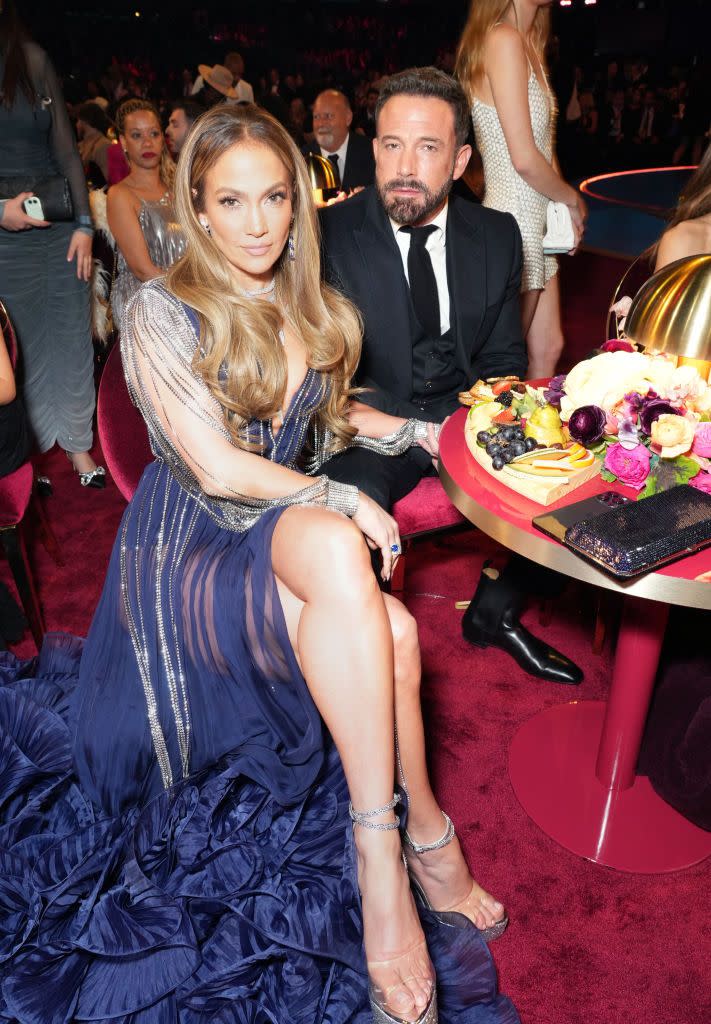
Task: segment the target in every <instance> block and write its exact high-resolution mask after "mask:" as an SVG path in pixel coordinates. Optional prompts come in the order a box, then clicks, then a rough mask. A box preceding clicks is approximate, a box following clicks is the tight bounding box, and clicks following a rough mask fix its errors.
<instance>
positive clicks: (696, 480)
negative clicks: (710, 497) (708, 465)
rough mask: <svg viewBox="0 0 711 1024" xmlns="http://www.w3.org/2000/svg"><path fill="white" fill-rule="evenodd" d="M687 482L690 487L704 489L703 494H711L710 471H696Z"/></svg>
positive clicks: (698, 489)
mask: <svg viewBox="0 0 711 1024" xmlns="http://www.w3.org/2000/svg"><path fill="white" fill-rule="evenodd" d="M689 483H690V484H691V486H692V487H695V488H696V489H697V491H704V493H705V494H711V473H704V472H701V473H697V474H696V476H692V478H691V480H689Z"/></svg>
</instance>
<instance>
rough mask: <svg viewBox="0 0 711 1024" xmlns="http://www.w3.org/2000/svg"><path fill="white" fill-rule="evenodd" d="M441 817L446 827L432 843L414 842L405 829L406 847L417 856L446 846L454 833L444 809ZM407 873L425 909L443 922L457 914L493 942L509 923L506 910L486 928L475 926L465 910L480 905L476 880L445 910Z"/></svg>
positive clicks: (483, 937) (485, 938)
mask: <svg viewBox="0 0 711 1024" xmlns="http://www.w3.org/2000/svg"><path fill="white" fill-rule="evenodd" d="M442 817H443V818H444V820H445V822H446V828H445V830H444V834H443V835H442V836H441V837H440V838H439V839H437V840H436V841H435V842H434V843H416V842H415V841H414V839H412V838H411V836H409V835H408V833H407V831H405V832H404V833H403V837H402V838H403V842H404V843H405V845H406V846H407V848H408V849H410V850H412V852H413V853H414V854H416V855H417V856H418V857H419V856H421V855H422V854H423V853H429V852H430V851H432V850H441V849H442V847H443V846H448V845H449V843H451V842H452V840H453V839H454V837H455V835H456V833H455V831H454V825H453V824H452V819H451V818H450V817H449V815H448V814H445V813H444V811H442ZM409 875H410V884H411V885H412V889H413V891H414V893H415V895H416V896H417V898H418V900H419V901H420V903H421V904H422V905H423V906H424V907H426V908H427V910H431V911H432V913H433V914H436V915H437V916H438V917H439V918H441V920H442V921H443V922H444V923H446V921H447V918H448V917H449V916H450V915H452V914H457V915H460V916H462V917H465V918H466V919H467V921H468V922H469V924H470V925H471V926H472V928H476V930H477V931H478V932H479V934H480V935H481V937H482V939H483V940H484V942H493V941H494V939H498V938H499V936H501V935H503V934H504V932H505V931H506V928H507V926H508V923H509V917H508V914H507V913H506V912H504V916H503V917H502V918H501V920H500V921H496V922H495V923H494V924H492V925H489V927H488V928H477V926H476V925H475V924H474V921H473V920H472V918H471V917H470V916H469V914H468V913H467V910H469V911H470V912H471V913H472V914H475V913H476V912H477V911H478V910H479V908H480V907H481V900H480V899H479V897H477V896H475V894H474V891H475V889H478V888H479V886H478V885H477V883H476V882H474V881H472V887H471V890H470V892H469V895H468V896H465V898H464V899H463V900H460V901H459V903H455V904H454V905H453V906H451V907H447V908H446V910H437V909H436V908H435V907H433V906H432V904H431V902H430V900H429V898H428V896H427V894H426V892H425V890H424V889H423V888H422V886H421V884H420V883H419V882H418V880H417V879H416V878H415V876H414V875H413V873H412V871H410V872H409Z"/></svg>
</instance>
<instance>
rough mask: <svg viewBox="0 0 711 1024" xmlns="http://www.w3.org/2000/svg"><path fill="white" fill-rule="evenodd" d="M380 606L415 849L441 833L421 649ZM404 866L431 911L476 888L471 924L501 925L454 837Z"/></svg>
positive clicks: (394, 606) (404, 619)
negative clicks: (391, 659) (385, 619)
mask: <svg viewBox="0 0 711 1024" xmlns="http://www.w3.org/2000/svg"><path fill="white" fill-rule="evenodd" d="M385 605H386V609H387V612H388V616H389V618H390V627H391V629H392V634H393V638H394V642H395V720H396V723H397V736H398V748H399V754H400V765H401V769H402V777H401V780H400V781H401V783H402V782H403V781H404V783H405V787H406V789H407V792H408V796H409V812H408V822H407V831H408V834H409V835H410V836H411V838H412V839H413V840H414V841H415V842H416V843H418V844H420V845H422V844H426V843H433V842H436V841H437V840H438V839H439V838H440V837H441V836H442V834H443V832H444V830H445V822H444V819H443V817H442V811H441V810H440V807H439V804H438V803H437V800H436V798H435V795H434V793H433V792H432V787H431V786H430V780H429V775H428V772H427V763H426V759H425V732H424V727H423V723H422V706H421V702H420V679H421V663H420V645H419V640H418V636H417V624H416V622H415V620H414V619H413V617H412V616H411V615H410V613H409V612H408V611H407V609H406V608H405V607H404V605H403V604H401V602H400V601H397V600H396V599H395V598H394V597H390V596H389V595H386V597H385ZM405 853H406V855H407V854H409V855H408V864H409V866H410V869H411V870H412V872H413V874H415V875H416V877H417V880H418V881H419V882H420V884H421V885H422V887H423V888H424V890H425V892H426V893H427V896H428V898H429V899H430V901H431V903H432V906H433V907H435V908H436V909H437V910H448V909H449V908H450V907H453V906H455V905H456V904H458V903H460V902H461V901H462V900H465V899H466V898H467V896H469V895H470V893H471V892H472V885H473V884H474V885H476V889H475V896H476V897H477V899H478V903H477V902H476V900H475V901H474V915H475V916H474V918H473V921H474V924H475V925H476V926H477V928H486V927H488V926H489V925H492V924H494V923H495V922H496V921H500V920H501V918H502V917H503V915H504V908H503V906H502V905H501V904H500V903H498V902H497V901H496V900H495V899H494V897H493V896H491V895H490V894H489V893H487V892H486V891H485V890H484V889H482V888H481V886H479V885H477V884H476V883H474V882H473V879H472V876H471V874H470V872H469V868H468V867H467V864H466V861H465V860H464V856H463V854H462V850H461V847H460V845H459V840H458V839H457V838H456V836H455V838H454V839H453V840H452V842H451V843H449V844H448V845H447V846H445V847H442V849H440V850H433V851H431V852H429V853H425V854H421V855H419V856H417V855H414V854H412V852H411V851H408V849H407V848H405Z"/></svg>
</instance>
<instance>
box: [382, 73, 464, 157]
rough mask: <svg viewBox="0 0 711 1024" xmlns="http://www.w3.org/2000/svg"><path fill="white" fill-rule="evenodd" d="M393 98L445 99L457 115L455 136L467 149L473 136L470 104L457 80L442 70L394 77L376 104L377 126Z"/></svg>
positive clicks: (383, 88)
mask: <svg viewBox="0 0 711 1024" xmlns="http://www.w3.org/2000/svg"><path fill="white" fill-rule="evenodd" d="M393 96H426V97H428V98H432V99H437V100H444V101H445V103H448V104H449V105H450V107H451V108H452V114H453V115H454V134H455V136H456V139H457V145H458V146H463V145H464V143H465V142H466V141H467V135H468V134H469V118H470V116H471V115H470V113H469V104H468V103H467V98H466V96H465V95H464V90H463V89H462V87H461V85H460V84H459V82H458V81H457V80H456V78H452V76H451V75H448V74H446V73H445V72H444V71H440V70H439V68H433V67H429V68H407V69H406V70H405V71H399V72H398V73H397V74H396V75H391V76H390V77H389V78H388V79H387V80H386V82H385V83H384V84H383V86H382V87H381V89H380V95H379V96H378V102H377V103H376V105H375V122H376V125H377V122H378V118H379V117H380V111H381V110H382V109H383V107H384V106H385V104H386V103H387V102H388V100H391V99H392V98H393Z"/></svg>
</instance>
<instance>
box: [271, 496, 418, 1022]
mask: <svg viewBox="0 0 711 1024" xmlns="http://www.w3.org/2000/svg"><path fill="white" fill-rule="evenodd" d="M272 566H273V569H274V574H275V576H276V580H277V586H278V589H279V594H280V598H281V604H282V608H283V611H284V616H285V619H286V624H287V628H288V631H289V636H290V638H291V641H292V644H293V646H294V650H295V652H296V656H297V658H298V660H299V664H300V666H301V670H302V672H303V674H304V678H305V680H306V683H307V685H308V687H309V690H310V692H311V695H312V696H313V699H314V702H315V704H316V706H317V707H318V709H319V712H320V713H321V716H322V718H323V720H324V722H325V723H326V726H327V727H328V729H329V731H330V733H331V735H332V737H333V740H334V742H335V744H336V747H337V749H338V752H339V754H340V757H341V761H342V764H343V770H344V772H345V776H346V780H347V782H348V789H349V793H350V797H351V801H352V803H353V806H354V807H355V808H356V810H359V811H367V810H370V809H373V808H377V807H382V806H384V805H385V804H387V803H389V802H390V801H391V799H392V795H393V788H394V777H395V754H394V693H393V642H392V632H391V629H390V622H389V619H388V615H387V613H386V611H385V605H384V603H383V597H382V594H381V592H380V590H379V588H378V584H377V582H376V579H375V576H374V574H373V571H372V567H371V562H370V555H369V552H368V549H367V547H366V544H365V541H364V540H363V537H362V534H361V533H360V531H359V530H358V529H357V527H356V526H355V525H354V524H353V523H351V522H350V521H349V520H348V519H346V518H345V517H344V516H340V515H338V514H336V513H333V512H329V511H327V510H325V509H315V508H303V507H298V506H297V507H294V508H290V509H287V510H286V511H285V512H284V513H283V514H282V515H281V517H280V519H279V522H278V523H277V525H276V527H275V530H274V536H273V540H272ZM372 820H373V821H382V822H386V821H392V820H393V813H392V812H388V813H386V814H384V815H381V816H380V817H379V818H374V819H372ZM355 841H356V849H357V852H358V869H359V870H358V874H359V882H360V886H361V892H362V898H363V925H364V940H365V947H366V952H367V958H368V961H369V962H371V963H372V961H378V962H380V964H381V966H380V967H377V968H375V967H372V966H371V970H370V974H371V978H372V980H373V981H374V983H375V984H377V986H378V987H379V988H380V989H381V990H382V991H383V992H388V990H389V996H388V997H387V998H388V1005H389V1007H390V1008H391V1010H392V1012H396V1013H397V1014H399V1015H400V1016H403V1017H406V1018H407V1017H409V1018H410V1019H412V1020H415V1019H416V1018H417V1017H418V1016H419V1015H420V1014H421V1012H422V1010H423V1009H424V1008H425V1006H426V1005H427V1003H428V1001H429V998H430V985H431V983H432V981H433V980H434V974H433V971H432V966H431V963H430V961H429V956H428V954H427V949H426V945H425V943H424V937H423V934H422V929H421V927H420V923H419V918H418V916H417V911H416V908H415V906H414V902H413V899H412V896H411V893H410V890H409V885H408V879H407V874H406V872H405V871H404V870H403V866H402V861H401V853H400V837H399V833H398V832H397V831H371V830H370V829H366V828H356V830H355ZM389 960H392V961H394V962H393V963H392V964H390V965H388V964H383V962H384V961H389Z"/></svg>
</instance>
